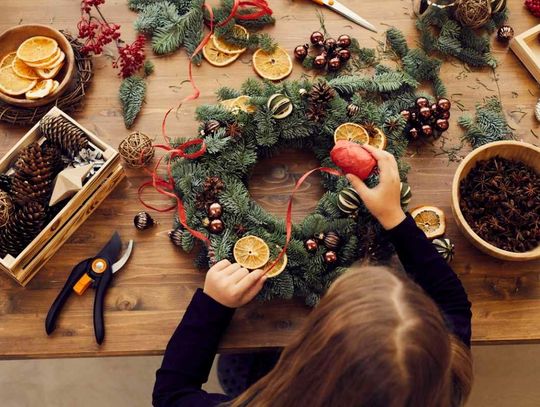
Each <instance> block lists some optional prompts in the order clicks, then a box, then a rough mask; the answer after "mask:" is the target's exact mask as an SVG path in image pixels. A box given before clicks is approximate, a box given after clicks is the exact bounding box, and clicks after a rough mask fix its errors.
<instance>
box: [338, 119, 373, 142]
mask: <svg viewBox="0 0 540 407" xmlns="http://www.w3.org/2000/svg"><path fill="white" fill-rule="evenodd" d="M340 140H347V141H354V142H355V143H358V144H367V143H369V134H368V132H367V130H366V129H365V128H364V127H362V126H360V125H359V124H356V123H343V124H342V125H341V126H339V127H338V128H337V129H336V130H335V131H334V142H338V141H340Z"/></svg>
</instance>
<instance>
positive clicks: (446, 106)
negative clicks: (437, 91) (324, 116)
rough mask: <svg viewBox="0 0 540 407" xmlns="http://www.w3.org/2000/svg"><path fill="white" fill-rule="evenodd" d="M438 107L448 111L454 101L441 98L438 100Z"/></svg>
mask: <svg viewBox="0 0 540 407" xmlns="http://www.w3.org/2000/svg"><path fill="white" fill-rule="evenodd" d="M437 107H438V109H439V110H442V111H443V112H447V111H449V110H450V108H451V107H452V103H450V101H449V100H448V99H446V98H440V99H439V100H437Z"/></svg>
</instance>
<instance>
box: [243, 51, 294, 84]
mask: <svg viewBox="0 0 540 407" xmlns="http://www.w3.org/2000/svg"><path fill="white" fill-rule="evenodd" d="M292 68H293V64H292V61H291V57H290V56H289V54H288V53H287V51H285V50H284V49H283V48H281V47H276V49H275V50H274V52H270V53H268V52H265V51H263V50H262V49H258V50H257V51H255V53H254V54H253V69H255V72H257V74H259V75H260V76H262V77H263V78H265V79H269V80H271V81H278V80H280V79H283V78H286V77H287V76H289V75H290V73H291V72H292Z"/></svg>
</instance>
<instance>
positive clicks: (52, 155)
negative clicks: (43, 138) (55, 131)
mask: <svg viewBox="0 0 540 407" xmlns="http://www.w3.org/2000/svg"><path fill="white" fill-rule="evenodd" d="M62 166H63V165H62V157H61V155H60V151H59V150H58V149H57V148H56V147H53V146H43V147H42V146H40V145H39V144H38V143H33V144H30V145H29V146H27V147H25V148H24V149H23V150H22V151H21V152H20V153H19V158H18V159H17V162H16V163H15V173H14V175H13V184H12V186H11V196H12V199H13V202H15V203H16V204H18V205H21V206H23V205H25V204H26V203H27V202H32V201H37V202H40V203H46V202H47V201H48V200H49V198H50V195H51V193H52V190H53V187H54V178H55V177H56V175H57V174H58V172H60V171H61V169H62Z"/></svg>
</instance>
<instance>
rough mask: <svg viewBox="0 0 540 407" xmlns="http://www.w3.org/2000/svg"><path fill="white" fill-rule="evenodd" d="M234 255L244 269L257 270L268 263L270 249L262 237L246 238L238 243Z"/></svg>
mask: <svg viewBox="0 0 540 407" xmlns="http://www.w3.org/2000/svg"><path fill="white" fill-rule="evenodd" d="M233 255H234V259H235V260H236V262H237V263H238V264H240V265H241V266H242V267H245V268H247V269H249V270H255V269H258V268H261V267H263V266H264V265H265V264H266V263H268V259H269V258H270V249H269V248H268V245H267V244H266V243H265V242H264V240H262V239H261V238H260V237H257V236H246V237H243V238H241V239H240V240H238V241H237V242H236V244H235V245H234V249H233Z"/></svg>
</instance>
